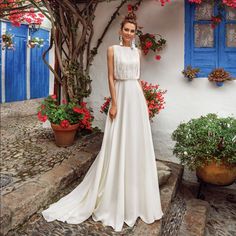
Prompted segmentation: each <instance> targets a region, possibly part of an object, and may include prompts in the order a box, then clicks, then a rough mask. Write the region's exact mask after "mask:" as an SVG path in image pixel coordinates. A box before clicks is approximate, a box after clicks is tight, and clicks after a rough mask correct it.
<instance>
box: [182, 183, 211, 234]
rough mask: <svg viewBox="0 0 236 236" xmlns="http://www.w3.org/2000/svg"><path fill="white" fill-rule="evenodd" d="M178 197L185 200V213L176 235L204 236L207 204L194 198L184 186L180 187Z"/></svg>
mask: <svg viewBox="0 0 236 236" xmlns="http://www.w3.org/2000/svg"><path fill="white" fill-rule="evenodd" d="M180 196H181V197H182V199H184V200H185V203H186V211H185V213H184V215H183V220H182V223H181V226H180V229H179V234H178V235H181V236H204V235H205V228H206V222H207V215H208V211H209V203H208V202H206V201H203V200H200V199H197V198H195V196H194V195H191V192H190V190H189V189H188V188H187V187H185V186H184V185H182V186H181V190H180Z"/></svg>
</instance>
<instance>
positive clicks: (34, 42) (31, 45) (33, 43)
mask: <svg viewBox="0 0 236 236" xmlns="http://www.w3.org/2000/svg"><path fill="white" fill-rule="evenodd" d="M27 46H28V47H29V48H34V47H35V46H37V47H38V48H40V47H43V46H44V39H42V38H38V37H34V38H31V39H30V40H29V41H28V44H27Z"/></svg>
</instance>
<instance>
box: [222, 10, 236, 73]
mask: <svg viewBox="0 0 236 236" xmlns="http://www.w3.org/2000/svg"><path fill="white" fill-rule="evenodd" d="M224 14H225V12H224ZM229 24H231V25H232V26H233V27H235V29H236V20H226V16H225V15H224V20H223V21H222V22H221V23H220V25H219V30H220V31H219V67H221V68H224V69H225V70H226V71H228V72H230V73H231V75H232V76H233V77H236V47H227V42H226V29H227V25H229Z"/></svg>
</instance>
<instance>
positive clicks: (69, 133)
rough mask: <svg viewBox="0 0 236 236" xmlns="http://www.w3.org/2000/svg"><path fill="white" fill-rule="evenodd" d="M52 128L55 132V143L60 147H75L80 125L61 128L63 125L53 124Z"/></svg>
mask: <svg viewBox="0 0 236 236" xmlns="http://www.w3.org/2000/svg"><path fill="white" fill-rule="evenodd" d="M51 127H52V129H53V132H54V137H55V143H56V145H57V146H58V147H69V146H71V145H73V143H74V139H75V134H76V131H77V129H78V128H79V123H78V124H74V125H69V126H68V127H61V125H57V124H53V123H51Z"/></svg>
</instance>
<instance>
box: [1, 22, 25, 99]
mask: <svg viewBox="0 0 236 236" xmlns="http://www.w3.org/2000/svg"><path fill="white" fill-rule="evenodd" d="M6 29H7V31H8V32H10V33H12V34H14V44H15V50H9V49H5V50H6V54H5V90H6V91H5V94H6V102H13V101H21V100H25V99H26V40H27V33H28V27H27V26H26V25H21V27H20V28H19V27H14V26H12V25H11V24H10V23H7V25H6Z"/></svg>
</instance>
